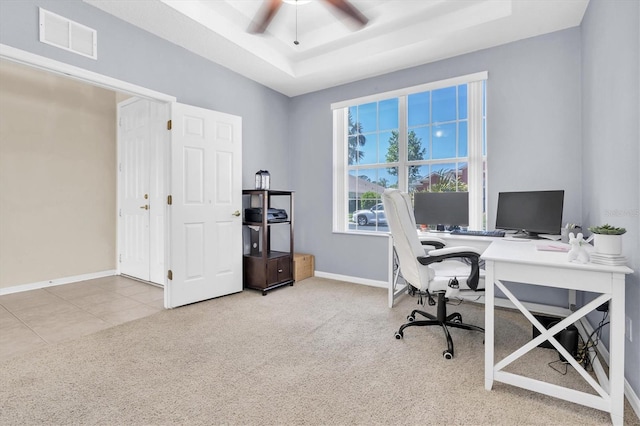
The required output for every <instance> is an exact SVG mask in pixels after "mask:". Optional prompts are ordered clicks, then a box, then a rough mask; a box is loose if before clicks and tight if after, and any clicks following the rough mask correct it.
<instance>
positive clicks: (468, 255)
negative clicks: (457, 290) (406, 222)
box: [418, 246, 482, 290]
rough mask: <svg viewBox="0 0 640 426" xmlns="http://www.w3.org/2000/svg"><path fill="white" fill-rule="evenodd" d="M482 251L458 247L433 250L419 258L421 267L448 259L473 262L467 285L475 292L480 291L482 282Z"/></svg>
mask: <svg viewBox="0 0 640 426" xmlns="http://www.w3.org/2000/svg"><path fill="white" fill-rule="evenodd" d="M481 254H482V253H480V251H479V250H478V249H476V248H474V247H467V246H458V247H449V248H443V249H437V250H431V251H430V252H429V254H428V255H427V256H418V262H420V264H421V265H430V264H432V263H435V262H442V261H443V260H446V259H456V258H465V259H469V261H470V262H471V270H470V271H469V277H468V278H467V285H468V286H469V288H471V289H473V290H477V289H478V284H479V282H480V255H481Z"/></svg>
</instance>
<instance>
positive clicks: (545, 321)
mask: <svg viewBox="0 0 640 426" xmlns="http://www.w3.org/2000/svg"><path fill="white" fill-rule="evenodd" d="M534 317H535V318H536V319H537V320H538V321H540V323H541V324H542V325H543V326H544V328H546V329H547V330H548V329H550V328H551V327H553V326H554V325H556V324H557V323H559V322H560V321H562V318H558V317H549V316H545V315H534ZM531 327H532V328H533V338H536V337H538V336H539V335H540V332H539V331H538V329H537V328H536V327H535V326H533V325H532V326H531ZM553 337H555V338H556V340H557V341H558V343H560V344H561V345H562V347H564V348H565V349H566V350H567V351H568V352H569V353H570V354H571V355H572V356H573V357H574V358H575V357H576V356H577V355H578V329H577V328H576V326H575V325H573V324H571V325H570V326H569V327H567V328H565V329H564V330H561V331H560V332H558V333H556V334H555V335H554V336H553ZM538 347H541V348H549V349H555V347H554V346H553V345H552V344H551V342H549V341H548V340H545V341H544V342H542V343H540V344H539V345H538ZM560 359H561V360H562V361H565V359H564V357H563V356H560Z"/></svg>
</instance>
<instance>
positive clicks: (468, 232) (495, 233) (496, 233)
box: [451, 229, 504, 237]
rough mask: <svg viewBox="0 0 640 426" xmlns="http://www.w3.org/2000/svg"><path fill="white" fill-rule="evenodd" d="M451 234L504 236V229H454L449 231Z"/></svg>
mask: <svg viewBox="0 0 640 426" xmlns="http://www.w3.org/2000/svg"><path fill="white" fill-rule="evenodd" d="M451 235H472V236H474V237H504V231H472V230H464V229H456V230H454V231H451Z"/></svg>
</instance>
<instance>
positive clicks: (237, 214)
mask: <svg viewBox="0 0 640 426" xmlns="http://www.w3.org/2000/svg"><path fill="white" fill-rule="evenodd" d="M231 214H232V215H234V216H236V217H238V216H240V211H238V210H236V211H235V212H233V213H231Z"/></svg>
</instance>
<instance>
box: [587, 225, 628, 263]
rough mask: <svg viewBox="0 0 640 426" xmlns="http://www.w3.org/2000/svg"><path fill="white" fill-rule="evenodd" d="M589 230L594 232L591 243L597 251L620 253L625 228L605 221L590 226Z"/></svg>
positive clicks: (601, 252)
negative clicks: (599, 224) (598, 224)
mask: <svg viewBox="0 0 640 426" xmlns="http://www.w3.org/2000/svg"><path fill="white" fill-rule="evenodd" d="M589 231H591V232H592V233H593V234H594V240H593V245H594V247H595V250H596V252H597V253H600V254H608V255H614V256H617V255H620V254H622V234H624V233H625V232H627V230H626V229H624V228H616V227H615V226H611V225H609V224H607V223H605V224H604V225H601V226H591V227H590V228H589Z"/></svg>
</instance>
